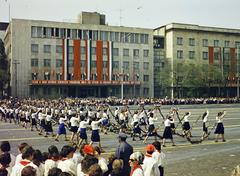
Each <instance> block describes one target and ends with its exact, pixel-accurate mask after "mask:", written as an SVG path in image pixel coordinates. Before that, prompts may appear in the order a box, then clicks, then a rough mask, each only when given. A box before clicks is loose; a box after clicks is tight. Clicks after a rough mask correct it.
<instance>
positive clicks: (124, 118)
mask: <svg viewBox="0 0 240 176" xmlns="http://www.w3.org/2000/svg"><path fill="white" fill-rule="evenodd" d="M119 120H123V121H125V120H126V117H125V115H124V114H123V113H120V115H119Z"/></svg>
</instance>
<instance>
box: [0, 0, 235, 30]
mask: <svg viewBox="0 0 240 176" xmlns="http://www.w3.org/2000/svg"><path fill="white" fill-rule="evenodd" d="M9 3H10V9H11V10H10V16H11V18H22V19H35V20H39V19H41V20H48V21H65V22H67V21H69V22H74V21H76V19H77V15H78V14H79V13H80V12H81V11H90V12H100V13H104V14H105V15H106V22H107V23H108V24H109V25H114V26H119V25H122V26H132V27H145V28H156V27H159V26H162V25H165V24H168V23H172V22H178V23H188V24H198V25H204V26H214V27H224V28H238V29H240V0H0V21H1V22H7V21H8V20H9V11H8V9H9V8H8V7H9Z"/></svg>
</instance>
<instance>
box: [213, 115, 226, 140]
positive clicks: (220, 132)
mask: <svg viewBox="0 0 240 176" xmlns="http://www.w3.org/2000/svg"><path fill="white" fill-rule="evenodd" d="M225 115H226V111H223V112H219V113H218V114H217V117H216V121H217V127H216V130H215V132H214V134H216V139H215V142H218V138H219V136H221V138H222V142H226V140H225V138H224V125H223V118H224V116H225Z"/></svg>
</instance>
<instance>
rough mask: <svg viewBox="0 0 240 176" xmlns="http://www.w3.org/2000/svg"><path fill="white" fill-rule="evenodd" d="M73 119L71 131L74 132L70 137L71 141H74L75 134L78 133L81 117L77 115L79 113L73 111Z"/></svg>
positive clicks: (71, 120)
mask: <svg viewBox="0 0 240 176" xmlns="http://www.w3.org/2000/svg"><path fill="white" fill-rule="evenodd" d="M70 116H71V119H70V124H71V128H70V131H71V132H72V135H71V138H70V142H72V143H73V142H74V136H75V135H76V134H77V131H78V125H79V121H80V118H79V117H77V114H76V113H75V112H72V113H71V115H70Z"/></svg>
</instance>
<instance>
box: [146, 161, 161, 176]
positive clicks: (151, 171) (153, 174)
mask: <svg viewBox="0 0 240 176" xmlns="http://www.w3.org/2000/svg"><path fill="white" fill-rule="evenodd" d="M142 168H143V171H144V175H146V176H158V175H160V173H159V169H158V165H157V161H156V160H155V159H154V158H152V157H151V156H150V157H149V156H145V158H144V160H143V164H142Z"/></svg>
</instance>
